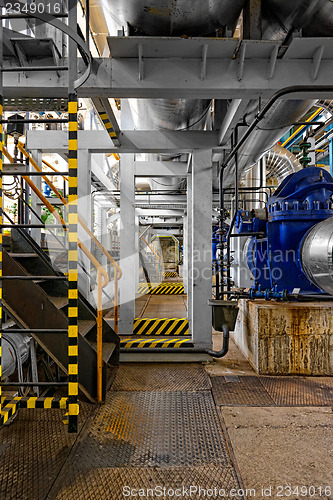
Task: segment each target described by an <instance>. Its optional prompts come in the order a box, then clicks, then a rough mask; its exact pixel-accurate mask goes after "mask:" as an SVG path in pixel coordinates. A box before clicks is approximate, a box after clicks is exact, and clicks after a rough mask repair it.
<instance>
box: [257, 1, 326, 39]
mask: <svg viewBox="0 0 333 500" xmlns="http://www.w3.org/2000/svg"><path fill="white" fill-rule="evenodd" d="M262 12H263V38H264V39H266V40H284V39H285V38H286V37H287V36H288V35H289V34H290V33H292V31H293V30H294V29H302V31H303V35H305V36H313V37H317V36H332V33H333V2H332V0H262Z"/></svg>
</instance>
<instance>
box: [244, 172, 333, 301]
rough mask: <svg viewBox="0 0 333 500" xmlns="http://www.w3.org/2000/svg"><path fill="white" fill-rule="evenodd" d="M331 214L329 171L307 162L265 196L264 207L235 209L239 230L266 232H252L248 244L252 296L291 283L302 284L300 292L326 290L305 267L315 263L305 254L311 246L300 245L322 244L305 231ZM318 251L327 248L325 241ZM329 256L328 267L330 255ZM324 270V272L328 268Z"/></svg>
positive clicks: (288, 289) (296, 286)
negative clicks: (262, 208)
mask: <svg viewBox="0 0 333 500" xmlns="http://www.w3.org/2000/svg"><path fill="white" fill-rule="evenodd" d="M330 217H333V177H332V176H331V175H330V174H329V173H328V172H327V171H326V170H324V169H322V168H318V167H308V168H305V169H303V170H300V171H299V172H296V173H294V174H291V175H289V176H288V177H286V179H285V180H284V181H283V182H282V183H281V184H280V186H279V187H278V189H277V190H276V192H275V194H274V196H272V197H271V198H270V199H269V200H268V202H267V206H266V210H265V212H264V213H263V211H262V210H259V211H251V212H244V211H240V212H239V213H238V217H237V221H236V229H237V231H238V233H240V234H243V233H251V232H253V233H258V231H259V232H263V233H264V237H259V236H258V235H257V236H253V237H252V238H251V240H250V242H249V244H248V247H247V261H248V265H249V268H250V270H251V272H252V274H253V276H254V279H255V284H254V287H253V289H254V291H255V292H256V293H254V292H253V294H254V295H255V296H256V298H257V297H263V298H268V299H269V298H276V297H277V296H278V294H280V295H281V294H283V293H284V294H286V292H289V293H292V292H293V290H294V289H300V294H322V293H325V291H327V290H323V289H321V288H319V287H318V286H317V285H318V280H314V279H312V280H311V279H310V278H311V275H310V273H309V272H308V268H309V266H310V267H311V269H313V268H315V267H316V264H315V263H314V262H308V261H305V260H306V259H307V260H309V258H307V257H306V256H307V255H309V252H306V251H304V248H303V246H304V245H305V244H306V245H316V246H317V247H318V245H319V247H320V242H319V243H318V241H319V240H317V241H315V242H314V241H310V239H309V238H307V236H308V235H309V233H310V231H311V230H312V229H313V228H314V226H317V225H318V224H319V223H320V222H322V221H324V220H326V219H329V218H330ZM329 236H330V235H329ZM330 245H331V243H330ZM316 250H318V248H316ZM322 251H323V252H326V251H327V249H326V248H324V246H323V247H322ZM328 260H329V261H330V262H329V266H330V267H332V255H330V256H328ZM317 271H318V270H317ZM317 271H315V272H317ZM318 272H319V274H320V270H319V271H318ZM318 272H317V275H318ZM322 272H325V273H326V274H327V270H326V269H325V270H322ZM315 283H316V284H315Z"/></svg>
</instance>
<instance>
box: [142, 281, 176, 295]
mask: <svg viewBox="0 0 333 500" xmlns="http://www.w3.org/2000/svg"><path fill="white" fill-rule="evenodd" d="M138 294H140V295H146V294H149V295H183V294H184V285H183V283H160V284H158V283H151V284H150V285H148V284H146V283H145V284H142V285H139V287H138Z"/></svg>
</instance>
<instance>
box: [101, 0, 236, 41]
mask: <svg viewBox="0 0 333 500" xmlns="http://www.w3.org/2000/svg"><path fill="white" fill-rule="evenodd" d="M101 3H102V5H103V10H104V12H105V14H106V16H107V18H108V19H109V21H108V24H110V25H113V28H114V34H116V33H117V30H119V29H120V28H121V27H123V28H124V30H125V32H130V34H135V33H137V34H142V35H148V36H149V35H150V36H154V35H155V36H182V35H187V36H214V35H215V32H216V31H217V30H221V29H222V30H223V29H225V28H229V29H234V28H235V26H236V22H237V19H238V17H239V15H240V13H241V10H242V8H243V5H244V3H245V0H209V1H208V2H203V1H202V0H112V1H111V0H110V1H109V2H107V1H103V0H101Z"/></svg>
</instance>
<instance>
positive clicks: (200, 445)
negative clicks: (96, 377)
mask: <svg viewBox="0 0 333 500" xmlns="http://www.w3.org/2000/svg"><path fill="white" fill-rule="evenodd" d="M63 413H64V412H61V410H53V411H52V412H48V413H47V414H45V412H44V413H41V412H40V411H39V410H25V412H19V413H18V415H17V418H16V421H15V422H14V423H13V425H11V426H9V427H4V428H3V430H2V431H1V443H2V444H1V446H0V456H1V465H0V498H1V499H6V500H14V499H15V500H51V499H54V500H55V499H57V500H65V499H74V498H79V499H80V500H83V499H87V500H88V499H89V500H90V499H99V500H103V499H108V500H109V499H112V500H116V499H122V498H124V496H123V488H124V487H125V486H127V485H129V486H130V487H131V488H142V487H145V486H146V487H155V486H161V487H166V488H170V487H172V488H176V487H183V486H184V487H188V488H189V487H190V486H193V485H195V484H197V485H199V484H200V486H201V487H202V488H205V487H206V488H209V487H211V486H212V485H214V487H215V486H216V487H219V488H224V489H227V490H230V489H231V488H238V487H240V479H239V477H238V476H237V473H236V470H235V467H234V463H233V459H232V454H231V450H230V449H229V447H228V445H227V442H226V440H225V438H224V434H223V429H222V425H221V421H220V415H219V412H218V410H217V408H216V406H215V403H214V400H213V396H212V392H211V382H210V378H209V376H208V374H207V373H206V372H205V369H204V367H203V366H202V365H199V364H187V365H179V364H169V363H168V364H165V365H164V364H156V363H153V364H145V365H142V366H138V365H137V364H135V365H122V366H121V367H120V369H119V372H118V375H117V378H116V381H115V385H114V387H113V389H112V390H111V391H110V392H109V393H108V395H107V401H106V404H105V405H103V406H101V407H100V408H99V409H98V408H96V407H93V406H88V405H83V408H82V411H81V412H80V417H79V423H80V432H79V434H78V436H77V437H76V436H73V435H68V434H67V433H66V431H65V429H64V428H63V424H62V422H61V419H62V414H63ZM18 443H19V446H18Z"/></svg>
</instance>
